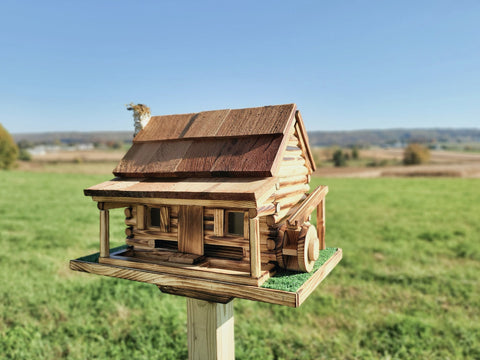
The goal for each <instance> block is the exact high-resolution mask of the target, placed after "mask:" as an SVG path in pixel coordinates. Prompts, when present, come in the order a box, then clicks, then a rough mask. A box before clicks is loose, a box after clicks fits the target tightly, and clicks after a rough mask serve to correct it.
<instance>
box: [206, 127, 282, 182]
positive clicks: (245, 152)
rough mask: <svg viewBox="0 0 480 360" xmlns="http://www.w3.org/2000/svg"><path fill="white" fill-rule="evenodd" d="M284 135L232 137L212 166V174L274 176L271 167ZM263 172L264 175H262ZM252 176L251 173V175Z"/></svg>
mask: <svg viewBox="0 0 480 360" xmlns="http://www.w3.org/2000/svg"><path fill="white" fill-rule="evenodd" d="M282 138H283V136H252V137H248V138H238V139H231V141H229V142H228V143H226V144H225V145H226V146H225V147H224V148H222V150H221V153H220V155H219V157H218V158H217V159H216V161H215V163H214V165H213V167H212V168H211V172H212V174H215V175H218V176H221V175H223V174H231V175H234V176H241V175H242V174H255V173H258V174H259V175H258V176H262V175H264V176H265V175H266V174H269V175H266V176H272V174H271V167H272V163H273V161H274V160H275V156H276V155H277V152H278V151H279V147H280V143H281V141H282ZM260 174H262V175H260ZM250 176H251V175H250Z"/></svg>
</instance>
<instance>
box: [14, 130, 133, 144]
mask: <svg viewBox="0 0 480 360" xmlns="http://www.w3.org/2000/svg"><path fill="white" fill-rule="evenodd" d="M12 136H13V138H14V139H15V141H16V142H17V143H18V142H20V141H27V142H30V143H33V144H53V143H56V142H61V143H63V144H85V143H97V142H98V143H106V142H125V143H126V142H131V141H132V138H133V131H92V132H79V131H72V132H46V133H22V134H12Z"/></svg>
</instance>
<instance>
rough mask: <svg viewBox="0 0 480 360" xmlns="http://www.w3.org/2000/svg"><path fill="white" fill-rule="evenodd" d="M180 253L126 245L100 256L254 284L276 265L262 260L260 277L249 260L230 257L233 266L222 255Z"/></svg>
mask: <svg viewBox="0 0 480 360" xmlns="http://www.w3.org/2000/svg"><path fill="white" fill-rule="evenodd" d="M178 254H179V253H175V252H171V251H158V252H156V251H135V250H133V249H124V250H119V251H115V252H112V253H110V256H109V257H101V258H99V259H98V260H99V263H101V264H109V265H117V266H125V267H129V268H134V269H139V270H150V271H155V272H159V273H165V274H173V275H181V276H193V277H195V278H202V279H209V280H215V281H221V282H229V283H234V284H243V285H253V286H260V285H262V284H263V283H264V282H265V281H266V280H267V279H269V278H270V276H271V275H273V274H274V271H275V265H273V264H262V272H261V274H260V277H259V278H252V277H250V264H249V263H246V262H245V263H244V262H240V261H234V260H229V261H228V265H229V266H230V267H232V266H233V267H234V268H235V269H234V270H231V269H227V268H223V267H222V265H225V264H226V263H227V262H226V261H225V262H224V263H223V264H222V260H221V259H214V258H208V257H207V258H204V257H203V256H202V257H199V256H197V258H196V259H193V258H190V257H191V256H195V255H189V254H180V256H181V255H183V257H181V258H180V259H179V258H178V256H176V255H178ZM189 256H190V257H189ZM172 257H175V259H172ZM189 260H190V261H189Z"/></svg>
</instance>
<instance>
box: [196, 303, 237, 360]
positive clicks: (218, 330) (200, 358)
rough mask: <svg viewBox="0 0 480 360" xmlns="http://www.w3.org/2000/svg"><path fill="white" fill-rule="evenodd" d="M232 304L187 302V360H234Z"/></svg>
mask: <svg viewBox="0 0 480 360" xmlns="http://www.w3.org/2000/svg"><path fill="white" fill-rule="evenodd" d="M233 321H234V320H233V301H232V302H229V303H227V304H219V303H214V302H209V301H203V300H196V299H190V298H188V299H187V338H188V359H189V360H234V359H235V338H234V328H233V325H234V324H233Z"/></svg>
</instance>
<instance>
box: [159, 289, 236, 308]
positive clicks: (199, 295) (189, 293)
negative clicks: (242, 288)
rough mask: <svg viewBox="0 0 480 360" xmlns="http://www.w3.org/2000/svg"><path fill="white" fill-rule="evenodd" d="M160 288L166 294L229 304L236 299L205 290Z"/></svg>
mask: <svg viewBox="0 0 480 360" xmlns="http://www.w3.org/2000/svg"><path fill="white" fill-rule="evenodd" d="M158 288H159V289H160V291H161V292H163V293H165V294H171V295H179V296H184V297H187V298H194V299H199V300H205V301H211V302H215V303H221V304H227V303H229V302H230V301H232V300H233V299H234V297H232V296H220V295H216V294H209V293H205V292H203V291H195V290H185V289H179V288H176V287H172V286H159V287H158Z"/></svg>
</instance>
